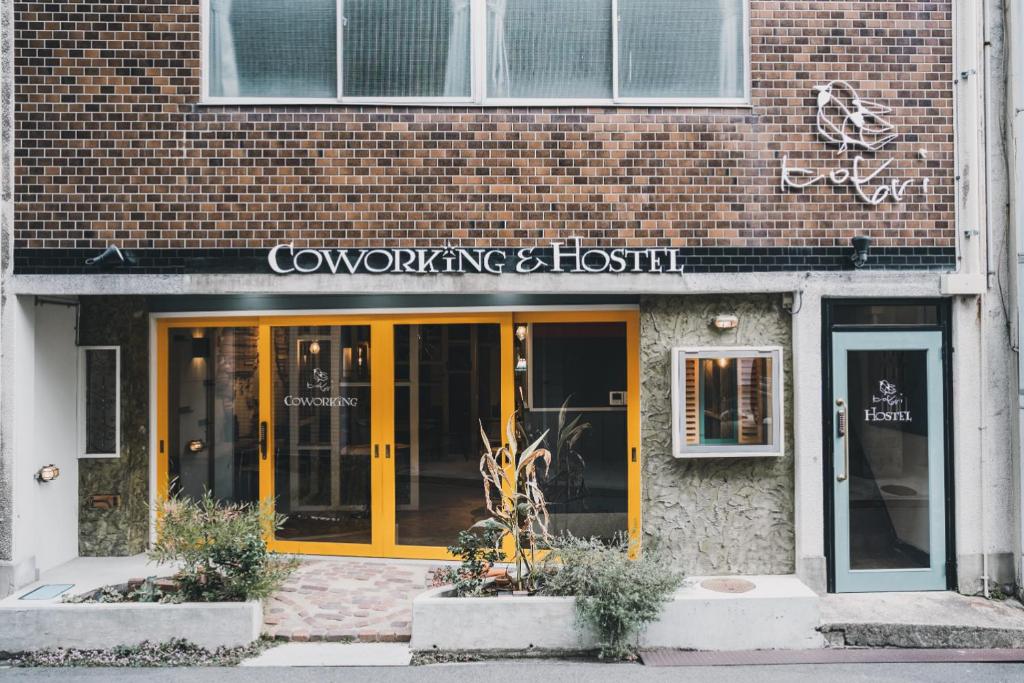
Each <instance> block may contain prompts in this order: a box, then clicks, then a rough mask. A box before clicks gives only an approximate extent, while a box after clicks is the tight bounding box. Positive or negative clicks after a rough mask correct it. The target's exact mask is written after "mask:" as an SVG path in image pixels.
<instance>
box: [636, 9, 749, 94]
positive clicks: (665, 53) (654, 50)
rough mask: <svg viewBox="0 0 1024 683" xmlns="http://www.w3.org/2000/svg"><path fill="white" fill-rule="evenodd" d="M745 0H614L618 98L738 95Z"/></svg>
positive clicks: (743, 81)
mask: <svg viewBox="0 0 1024 683" xmlns="http://www.w3.org/2000/svg"><path fill="white" fill-rule="evenodd" d="M743 3H744V0H619V22H620V24H619V96H620V97H623V98H656V99H671V98H720V97H722V98H740V97H743V96H744V93H745V91H746V59H745V55H746V50H745V45H744V43H745V40H744V38H745V33H746V32H745V31H744V18H743Z"/></svg>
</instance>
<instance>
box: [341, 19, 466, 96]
mask: <svg viewBox="0 0 1024 683" xmlns="http://www.w3.org/2000/svg"><path fill="white" fill-rule="evenodd" d="M344 11H345V23H344V27H345V28H344V31H345V33H344V39H343V46H344V47H343V52H344V61H343V64H344V73H345V78H344V80H343V83H344V85H343V87H342V89H343V90H344V94H345V95H346V96H349V97H469V96H470V94H471V80H470V79H471V76H472V73H471V67H470V65H471V62H470V40H469V19H470V7H469V0H345V4H344Z"/></svg>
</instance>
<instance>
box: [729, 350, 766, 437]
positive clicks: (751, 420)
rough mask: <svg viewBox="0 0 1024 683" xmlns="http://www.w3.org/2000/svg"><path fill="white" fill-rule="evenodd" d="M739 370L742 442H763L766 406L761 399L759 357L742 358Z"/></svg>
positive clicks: (740, 434) (737, 379)
mask: <svg viewBox="0 0 1024 683" xmlns="http://www.w3.org/2000/svg"><path fill="white" fill-rule="evenodd" d="M738 360H739V368H738V370H739V372H737V373H736V381H737V382H738V383H739V386H738V387H736V395H737V396H738V397H739V412H740V433H739V442H740V443H741V444H759V443H763V436H764V418H763V416H764V406H763V405H762V399H761V391H760V389H761V387H760V373H759V372H758V364H759V363H762V362H763V361H762V360H761V359H759V358H740V359H738Z"/></svg>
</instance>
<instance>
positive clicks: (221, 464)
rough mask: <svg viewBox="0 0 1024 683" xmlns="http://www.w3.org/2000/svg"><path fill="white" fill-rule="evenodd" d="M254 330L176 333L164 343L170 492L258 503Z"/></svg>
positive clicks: (257, 402)
mask: <svg viewBox="0 0 1024 683" xmlns="http://www.w3.org/2000/svg"><path fill="white" fill-rule="evenodd" d="M257 336H258V335H257V329H256V328H255V327H208V328H194V329H193V328H175V329H172V330H171V331H170V333H169V338H168V348H167V350H168V379H169V386H168V412H169V415H168V425H169V429H168V434H167V442H168V448H167V450H168V455H169V458H168V474H169V477H168V478H169V483H170V487H169V488H170V493H171V494H172V495H181V496H185V497H188V498H192V499H199V498H201V497H202V496H203V495H204V494H205V493H206V492H207V491H209V492H210V494H211V495H212V496H213V497H214V498H216V499H217V500H220V501H224V502H232V503H248V502H253V501H256V500H257V499H258V498H259V460H258V457H259V456H258V450H259V437H258V432H259V377H258V374H257V366H256V339H257Z"/></svg>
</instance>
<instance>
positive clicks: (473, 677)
mask: <svg viewBox="0 0 1024 683" xmlns="http://www.w3.org/2000/svg"><path fill="white" fill-rule="evenodd" d="M522 680H531V681H554V682H556V683H599V682H600V681H612V682H614V683H630V682H631V681H674V682H678V681H700V682H701V683H704V682H705V681H708V682H711V683H714V682H715V681H728V682H729V683H736V682H737V681H741V682H742V683H758V682H761V681H766V682H768V683H775V682H778V683H799V682H800V681H808V683H810V682H813V683H821V682H822V681H827V683H839V682H842V681H854V682H858V681H864V683H868V682H870V683H888V682H889V681H893V682H895V681H899V682H900V683H902V682H904V681H953V682H956V683H965V682H967V681H969V682H970V683H990V682H992V683H994V682H996V681H1000V682H1001V681H1007V682H1009V681H1014V682H1016V683H1019V682H1020V681H1024V664H813V665H801V666H760V667H739V666H729V667H715V668H704V667H700V668H698V667H681V668H651V667H643V666H640V665H634V664H595V663H581V662H561V661H507V662H501V661H498V662H484V663H477V664H445V665H433V666H425V667H404V668H376V669H371V668H345V669H318V668H291V669H273V668H266V669H263V668H243V669H215V668H192V669H4V668H0V681H4V682H5V683H6V681H96V682H97V683H98V682H100V681H103V682H105V683H106V682H110V681H113V682H117V681H146V683H172V682H174V683H177V682H178V681H181V682H182V683H186V682H187V683H202V682H204V681H210V682H211V683H236V682H237V683H262V682H263V681H266V682H267V683H281V682H282V681H287V682H288V683H306V682H307V681H344V682H345V683H362V682H363V681H387V682H388V683H393V682H394V683H405V682H406V681H416V682H417V683H418V682H419V681H427V682H429V681H438V682H443V683H463V682H465V683H480V682H481V681H522Z"/></svg>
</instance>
